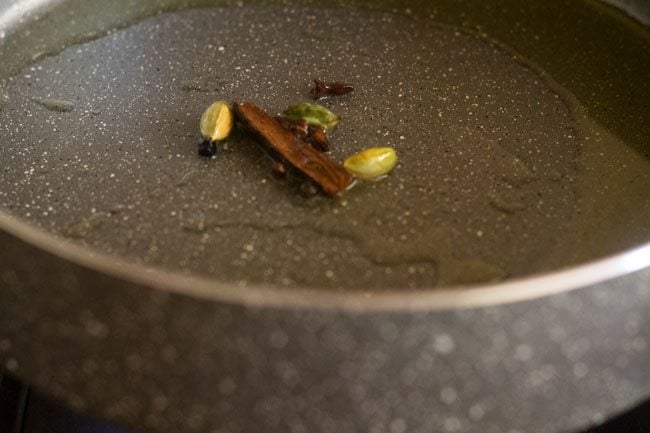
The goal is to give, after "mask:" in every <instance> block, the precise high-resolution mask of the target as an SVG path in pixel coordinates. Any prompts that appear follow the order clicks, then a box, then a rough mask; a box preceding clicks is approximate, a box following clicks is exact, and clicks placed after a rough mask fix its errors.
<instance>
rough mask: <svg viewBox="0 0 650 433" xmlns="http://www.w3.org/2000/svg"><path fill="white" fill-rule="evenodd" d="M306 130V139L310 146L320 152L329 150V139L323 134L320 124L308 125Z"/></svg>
mask: <svg viewBox="0 0 650 433" xmlns="http://www.w3.org/2000/svg"><path fill="white" fill-rule="evenodd" d="M308 131H309V134H308V135H307V140H308V141H309V142H310V143H311V145H312V146H314V147H315V148H316V149H317V150H320V151H321V152H328V151H329V150H330V141H329V140H328V139H327V135H325V131H324V130H323V127H322V126H319V125H309V129H308Z"/></svg>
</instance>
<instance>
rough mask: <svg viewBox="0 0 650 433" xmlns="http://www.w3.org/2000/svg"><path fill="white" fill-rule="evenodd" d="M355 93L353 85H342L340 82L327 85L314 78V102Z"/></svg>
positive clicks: (312, 93)
mask: <svg viewBox="0 0 650 433" xmlns="http://www.w3.org/2000/svg"><path fill="white" fill-rule="evenodd" d="M352 91H354V86H353V85H352V84H347V83H340V82H338V81H336V82H332V83H326V82H324V81H321V80H319V79H318V78H314V87H312V89H311V96H312V98H314V100H316V101H318V100H319V99H322V98H327V97H328V96H338V95H345V94H346V93H350V92H352Z"/></svg>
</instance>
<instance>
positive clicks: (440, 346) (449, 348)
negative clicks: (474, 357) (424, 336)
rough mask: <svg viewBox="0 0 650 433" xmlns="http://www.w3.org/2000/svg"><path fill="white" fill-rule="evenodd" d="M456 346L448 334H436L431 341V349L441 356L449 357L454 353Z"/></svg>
mask: <svg viewBox="0 0 650 433" xmlns="http://www.w3.org/2000/svg"><path fill="white" fill-rule="evenodd" d="M455 347H456V344H455V343H454V339H453V338H451V336H450V335H449V334H438V335H436V336H435V337H434V340H433V349H434V350H435V351H436V352H438V353H440V354H443V355H449V354H450V353H451V352H453V351H454V349H455Z"/></svg>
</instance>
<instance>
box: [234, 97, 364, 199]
mask: <svg viewBox="0 0 650 433" xmlns="http://www.w3.org/2000/svg"><path fill="white" fill-rule="evenodd" d="M233 109H234V112H235V115H236V116H237V119H238V120H239V121H240V122H241V123H242V124H244V125H245V126H247V127H248V128H249V129H250V130H251V131H252V132H253V133H254V134H255V135H256V136H257V137H258V138H259V140H260V142H261V143H262V144H264V145H265V146H266V147H267V148H268V149H269V150H270V151H271V152H272V153H273V154H275V156H276V157H279V158H281V159H282V160H283V161H286V162H287V163H288V164H290V165H291V166H292V167H293V168H295V169H296V170H297V171H298V172H300V173H302V174H303V175H304V176H306V177H307V178H308V179H310V180H311V181H313V182H314V183H315V184H316V185H318V186H319V187H320V189H322V190H323V192H324V193H325V194H327V195H330V196H334V195H337V194H340V193H342V192H343V191H345V190H346V189H347V188H348V187H349V186H350V184H351V183H352V181H353V177H352V176H351V175H350V174H349V173H348V172H347V171H346V170H345V169H344V168H343V166H342V165H340V164H338V163H336V162H334V161H332V160H330V159H329V158H328V157H327V156H325V155H324V154H322V153H320V152H319V151H317V150H316V149H314V148H313V147H312V146H311V145H309V144H308V143H307V142H305V141H304V140H301V139H299V138H298V137H296V136H295V135H294V134H293V133H292V132H291V131H289V130H288V129H285V128H284V127H283V126H282V124H281V123H280V121H278V120H277V119H274V118H273V117H271V116H269V115H268V114H267V113H266V112H265V111H264V110H262V109H261V108H260V107H258V106H257V105H255V104H251V103H238V102H235V103H233Z"/></svg>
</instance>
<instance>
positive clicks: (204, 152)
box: [199, 140, 217, 158]
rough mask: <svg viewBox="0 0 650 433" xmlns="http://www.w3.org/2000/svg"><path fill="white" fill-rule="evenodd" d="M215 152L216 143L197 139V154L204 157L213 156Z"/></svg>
mask: <svg viewBox="0 0 650 433" xmlns="http://www.w3.org/2000/svg"><path fill="white" fill-rule="evenodd" d="M216 154H217V143H215V142H214V141H210V140H201V141H199V156H202V157H204V158H214V157H215V155H216Z"/></svg>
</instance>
